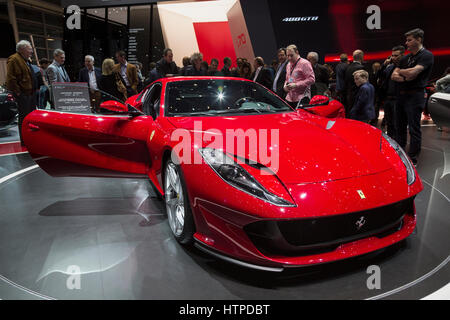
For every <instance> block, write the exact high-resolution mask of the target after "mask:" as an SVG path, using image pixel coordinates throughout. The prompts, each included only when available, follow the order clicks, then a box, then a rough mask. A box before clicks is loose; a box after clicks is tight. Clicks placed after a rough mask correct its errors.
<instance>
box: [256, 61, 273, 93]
mask: <svg viewBox="0 0 450 320" xmlns="http://www.w3.org/2000/svg"><path fill="white" fill-rule="evenodd" d="M253 66H254V67H255V72H253V74H252V80H253V81H255V82H257V83H259V84H262V85H263V86H264V87H266V88H268V89H270V87H271V86H272V82H273V79H272V76H271V74H270V71H269V70H268V69H267V68H265V67H264V60H263V58H261V57H256V58H255V60H254V62H253Z"/></svg>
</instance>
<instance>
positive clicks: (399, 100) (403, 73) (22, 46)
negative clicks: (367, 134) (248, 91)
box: [6, 29, 450, 164]
mask: <svg viewBox="0 0 450 320" xmlns="http://www.w3.org/2000/svg"><path fill="white" fill-rule="evenodd" d="M405 37H406V47H407V48H406V49H407V50H408V51H409V52H410V53H409V54H408V55H405V47H404V46H402V45H398V46H395V47H394V48H392V54H391V55H390V56H389V57H388V58H387V59H386V60H385V61H384V62H382V63H380V62H375V63H373V64H372V66H371V68H367V67H366V66H365V63H364V52H363V51H362V50H360V49H357V50H355V51H354V52H353V54H352V59H351V60H352V61H351V62H350V61H349V60H350V59H349V57H348V56H347V54H345V53H343V54H341V55H340V62H339V63H338V64H337V65H336V67H335V68H334V69H333V67H331V66H330V65H326V64H325V65H321V64H319V54H318V53H317V52H309V53H308V54H307V55H306V59H305V58H302V57H301V56H300V54H299V50H298V48H297V46H296V45H293V44H292V45H289V46H287V47H286V48H280V49H279V50H278V51H277V53H276V55H277V59H274V60H273V61H272V62H271V64H270V65H267V64H266V63H265V62H264V59H263V58H262V57H256V58H254V60H253V61H248V60H247V59H246V58H237V59H236V66H235V67H232V60H231V59H230V58H229V57H225V58H224V59H223V68H222V69H220V70H219V69H218V66H219V60H218V59H215V58H213V59H211V61H210V64H209V65H208V63H207V61H205V60H203V55H202V53H200V52H195V53H193V54H192V55H191V56H190V57H184V58H183V59H182V63H183V66H182V67H178V66H177V65H176V63H175V61H174V53H173V51H172V50H171V49H169V48H166V49H165V50H164V51H163V55H162V57H161V59H160V60H159V61H157V62H152V63H150V72H149V74H148V76H147V77H144V76H143V74H142V64H141V63H139V62H138V63H135V64H132V63H129V62H128V61H127V56H126V53H125V52H124V51H118V52H117V53H116V54H115V59H116V61H114V60H113V59H112V58H107V59H105V60H104V61H103V62H102V64H101V69H100V68H97V67H95V66H94V57H93V56H91V55H86V56H85V61H84V67H83V68H82V69H81V70H80V72H79V74H78V79H73V80H75V81H78V82H84V83H87V84H88V86H89V88H90V89H91V92H94V91H96V90H97V89H100V90H102V91H104V92H106V93H108V94H110V95H112V96H114V97H117V98H118V99H121V100H126V99H127V98H128V97H130V96H132V95H134V94H136V93H138V92H139V91H141V90H142V89H143V88H144V87H145V86H146V85H148V84H150V83H152V82H153V81H155V80H158V79H160V78H164V77H173V76H226V77H239V78H245V79H249V80H253V81H255V82H257V83H260V84H261V85H263V86H265V87H267V88H268V89H270V90H272V91H273V92H275V93H276V94H277V95H278V96H280V97H281V98H283V99H285V100H286V101H287V102H288V103H289V104H290V105H291V106H292V107H293V108H297V107H298V106H299V105H300V104H302V105H304V104H307V103H308V102H309V100H310V99H311V97H313V96H315V95H328V96H333V97H334V98H336V99H338V100H339V101H341V102H342V104H343V105H344V106H345V112H346V116H347V117H348V118H351V119H355V120H359V121H364V122H367V123H371V124H372V125H375V126H376V125H377V124H378V116H379V109H380V106H382V107H383V109H384V119H383V122H382V125H384V124H385V125H386V127H387V134H388V135H389V136H391V137H392V138H393V139H395V140H396V141H397V142H398V143H399V144H400V146H402V147H403V148H405V147H406V140H407V139H406V138H407V127H408V128H409V133H410V137H411V139H410V150H409V156H410V158H411V159H412V161H413V163H415V164H416V163H417V157H418V155H419V153H420V146H421V130H420V120H421V114H422V111H423V109H424V107H425V101H426V94H425V91H424V88H425V86H426V85H427V82H428V80H429V77H430V74H431V70H432V66H433V59H434V58H433V54H432V53H431V52H430V51H428V50H426V49H425V48H424V46H423V40H424V32H423V31H422V30H421V29H414V30H411V31H409V32H407V33H406V34H405ZM16 51H17V52H16V53H15V54H13V55H12V56H10V57H9V59H8V64H7V83H6V85H7V87H8V89H9V90H10V91H12V92H13V93H14V94H15V95H16V98H17V102H18V105H19V126H21V123H22V121H23V119H24V117H25V116H26V115H27V114H28V113H29V112H31V111H32V110H33V109H34V108H35V107H36V104H39V105H45V104H46V103H47V102H48V103H50V104H51V103H52V102H51V100H52V99H51V92H50V90H51V84H53V83H55V82H71V81H72V80H71V79H70V77H69V75H68V73H67V71H66V70H65V67H64V62H65V53H64V51H63V50H61V49H56V50H55V51H54V55H53V61H49V60H47V59H41V60H40V61H39V67H37V66H36V65H33V64H32V63H31V62H30V58H31V56H32V52H33V49H32V46H31V44H30V43H29V42H28V41H25V40H22V41H20V42H19V43H17V46H16ZM332 84H335V86H333V85H332ZM436 89H437V90H441V91H444V92H449V91H450V68H448V69H447V70H446V74H445V76H444V77H443V78H442V79H440V80H439V81H437V82H436ZM36 93H39V94H38V95H36ZM37 97H39V98H37Z"/></svg>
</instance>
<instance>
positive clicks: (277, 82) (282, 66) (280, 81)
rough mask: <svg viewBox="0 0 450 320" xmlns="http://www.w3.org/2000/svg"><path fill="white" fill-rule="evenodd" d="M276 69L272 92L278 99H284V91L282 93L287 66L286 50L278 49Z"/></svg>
mask: <svg viewBox="0 0 450 320" xmlns="http://www.w3.org/2000/svg"><path fill="white" fill-rule="evenodd" d="M277 56H278V67H277V69H276V71H275V79H274V80H273V85H272V91H273V92H275V93H276V94H277V95H278V96H279V97H281V98H283V99H284V98H286V94H287V93H286V91H284V82H285V81H286V66H287V64H288V60H287V55H286V48H280V49H278V53H277Z"/></svg>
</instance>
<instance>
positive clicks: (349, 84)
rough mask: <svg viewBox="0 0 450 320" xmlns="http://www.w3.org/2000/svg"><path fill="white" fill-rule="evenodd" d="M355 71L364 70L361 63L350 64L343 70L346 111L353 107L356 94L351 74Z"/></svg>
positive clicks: (356, 88) (356, 90) (356, 89)
mask: <svg viewBox="0 0 450 320" xmlns="http://www.w3.org/2000/svg"><path fill="white" fill-rule="evenodd" d="M357 70H364V66H363V65H362V64H361V63H358V62H352V63H351V64H349V66H348V67H347V69H346V70H345V93H346V96H347V103H346V107H347V108H348V109H347V110H348V111H349V110H350V109H351V107H352V106H353V102H354V100H355V95H356V92H358V87H357V86H356V84H355V80H354V78H353V72H355V71H357ZM347 110H346V113H347Z"/></svg>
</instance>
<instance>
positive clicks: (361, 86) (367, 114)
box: [349, 70, 375, 123]
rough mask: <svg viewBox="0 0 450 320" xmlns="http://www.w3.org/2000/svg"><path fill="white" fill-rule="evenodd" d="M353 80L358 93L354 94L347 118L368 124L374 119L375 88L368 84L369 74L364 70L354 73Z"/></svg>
mask: <svg viewBox="0 0 450 320" xmlns="http://www.w3.org/2000/svg"><path fill="white" fill-rule="evenodd" d="M353 79H354V81H355V84H356V86H357V87H358V91H357V92H356V95H355V98H354V104H353V107H352V108H351V110H350V115H349V118H350V119H354V120H360V121H363V122H366V123H369V121H370V120H371V119H373V118H374V117H375V106H374V101H375V100H374V99H375V88H374V86H373V85H371V84H370V82H369V73H368V72H367V71H365V70H357V71H355V72H354V73H353Z"/></svg>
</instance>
